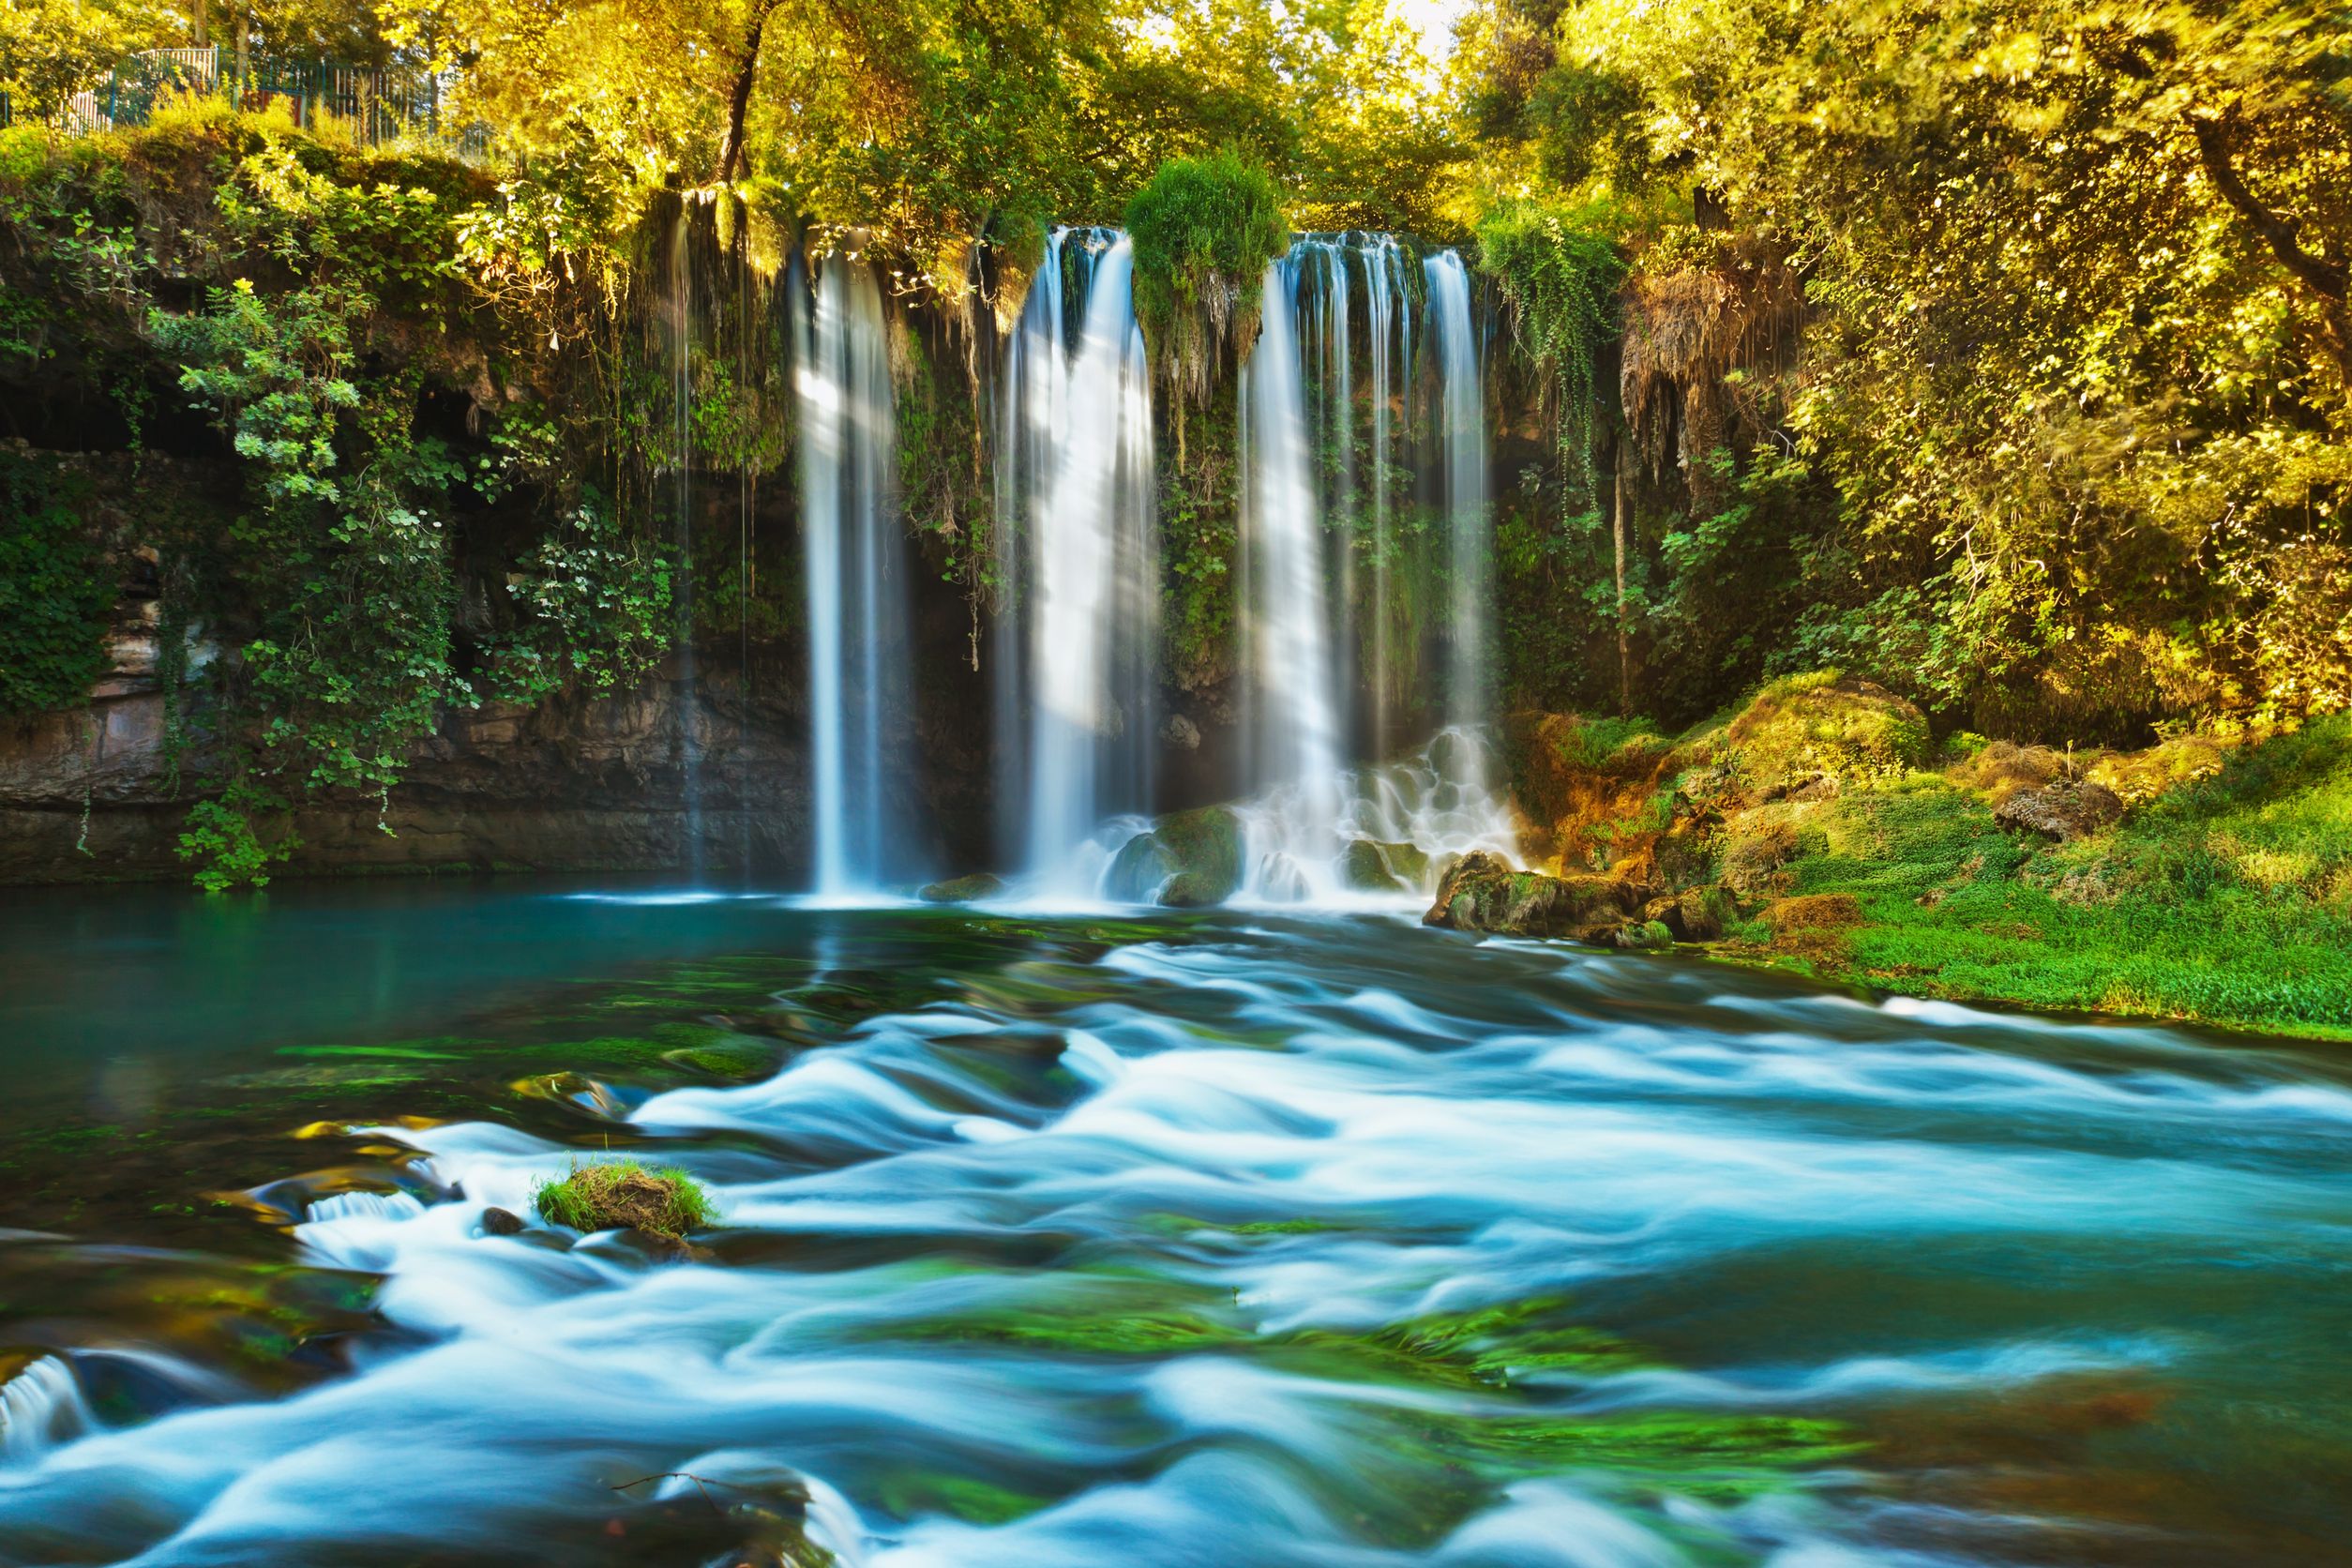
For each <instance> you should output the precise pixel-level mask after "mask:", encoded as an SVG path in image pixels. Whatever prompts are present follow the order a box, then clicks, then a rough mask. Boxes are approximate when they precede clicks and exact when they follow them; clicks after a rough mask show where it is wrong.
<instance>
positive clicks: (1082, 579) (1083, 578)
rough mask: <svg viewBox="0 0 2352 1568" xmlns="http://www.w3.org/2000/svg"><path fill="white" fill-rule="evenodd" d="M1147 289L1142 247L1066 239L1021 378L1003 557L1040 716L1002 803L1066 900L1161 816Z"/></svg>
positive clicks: (1014, 378) (1004, 435)
mask: <svg viewBox="0 0 2352 1568" xmlns="http://www.w3.org/2000/svg"><path fill="white" fill-rule="evenodd" d="M1065 266H1067V267H1068V268H1069V270H1070V271H1071V272H1072V273H1073V274H1074V275H1075V282H1076V285H1077V287H1076V298H1077V300H1078V301H1079V302H1080V303H1081V314H1080V315H1079V317H1078V322H1079V328H1078V340H1077V342H1076V343H1075V344H1073V343H1071V341H1070V340H1069V338H1068V327H1069V316H1068V312H1067V310H1066V309H1065V294H1064V287H1065V281H1067V280H1065V279H1064V276H1063V272H1064V267H1065ZM1133 273H1134V266H1133V249H1132V248H1131V247H1130V245H1129V244H1128V242H1127V239H1126V237H1125V236H1124V235H1123V234H1118V233H1116V232H1115V231H1112V230H1106V229H1090V230H1057V231H1055V232H1054V233H1053V234H1051V235H1049V236H1048V241H1047V246H1046V253H1045V259H1044V263H1043V264H1042V265H1041V266H1040V268H1039V271H1038V274H1037V278H1036V279H1035V280H1034V281H1033V283H1032V285H1031V287H1030V292H1029V297H1028V300H1027V302H1026V303H1025V304H1024V306H1023V308H1022V311H1021V318H1020V322H1019V324H1018V326H1017V328H1016V330H1015V333H1014V337H1013V341H1012V344H1011V347H1010V351H1009V354H1008V358H1007V362H1006V367H1005V377H1004V386H1005V391H1006V396H1005V399H1004V403H1003V426H1002V429H1001V431H1000V440H999V451H998V459H997V461H998V472H997V484H998V496H999V503H998V505H999V513H998V523H999V526H998V541H997V550H998V562H999V567H1000V571H1001V572H1002V573H1003V580H1004V581H1006V582H1008V583H1011V584H1015V585H1017V586H1016V588H1015V590H1014V592H1015V595H1016V597H1015V598H1014V600H1013V603H1012V604H1011V606H1010V607H1009V609H1008V611H1006V613H1005V614H1004V615H1003V618H1002V619H1001V621H1000V629H1001V631H1002V632H1003V635H1002V636H1001V637H1000V640H999V645H1000V647H1003V648H1004V649H1005V650H1006V656H1004V658H1003V667H1004V668H1007V669H1009V670H1010V671H1013V674H1012V676H1011V679H1013V680H1014V681H1016V682H1018V685H1019V689H1020V690H1021V691H1022V692H1023V693H1024V694H1025V695H1026V697H1027V699H1028V700H1027V701H1026V703H1021V702H1018V701H1017V702H1008V703H1006V704H1005V705H1004V706H1003V707H1002V708H1001V709H1000V736H1001V740H1000V748H999V749H1000V755H1001V757H1003V759H1004V761H1003V772H1002V773H1001V774H1000V791H1001V798H1002V799H1003V800H1006V801H1010V802H1016V803H1018V818H1017V820H1015V815H1014V814H1013V813H1008V814H1007V818H1006V822H1005V826H1006V827H1007V829H1008V830H1009V831H1011V832H1013V833H1016V834H1017V835H1018V837H1017V838H1016V839H1015V840H1014V841H1016V842H1018V845H1019V851H1018V853H1019V860H1020V864H1021V865H1022V866H1023V867H1026V869H1027V870H1028V871H1029V872H1030V873H1031V874H1032V876H1033V878H1034V880H1035V882H1036V884H1037V885H1038V886H1040V887H1043V888H1048V889H1053V890H1056V891H1062V892H1087V891H1091V890H1092V888H1093V882H1094V875H1095V871H1096V867H1094V866H1093V865H1092V864H1090V863H1089V856H1088V855H1087V853H1086V850H1087V849H1088V847H1089V846H1090V844H1091V841H1092V839H1093V836H1094V834H1095V831H1096V829H1097V828H1098V827H1099V826H1100V825H1101V824H1102V822H1104V820H1105V819H1106V818H1108V817H1111V816H1115V815H1118V814H1121V813H1126V812H1136V811H1141V810H1144V809H1147V808H1148V807H1149V803H1150V789H1151V761H1152V743H1153V716H1154V708H1155V703H1154V701H1153V654H1154V648H1155V643H1156V633H1157V626H1158V604H1159V550H1158V541H1157V535H1156V530H1155V527H1154V523H1153V495H1152V490H1153V445H1152V397H1151V370H1150V365H1149V362H1148V360H1147V359H1146V357H1145V354H1144V346H1143V333H1142V329H1141V328H1140V327H1139V326H1138V324H1137V323H1136V317H1135V306H1134V295H1133V289H1132V284H1133ZM1023 590H1025V592H1023ZM1000 689H1001V690H1002V689H1003V688H1002V687H1001V688H1000Z"/></svg>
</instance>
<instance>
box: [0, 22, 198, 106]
mask: <svg viewBox="0 0 2352 1568" xmlns="http://www.w3.org/2000/svg"><path fill="white" fill-rule="evenodd" d="M162 22H163V13H162V11H161V10H160V8H158V7H154V6H149V5H141V4H136V3H133V4H125V3H124V0H9V4H8V8H7V9H6V10H4V11H0V89H5V90H6V91H7V92H8V96H9V98H10V100H11V102H12V104H13V106H14V108H15V112H16V113H17V115H18V116H19V117H20V118H21V119H22V120H23V121H25V122H27V123H29V124H32V125H38V126H45V127H46V126H53V125H55V124H56V123H57V122H58V121H59V120H60V119H62V117H63V115H64V113H65V108H66V103H67V100H68V99H69V98H72V97H73V95H74V94H75V93H77V92H80V91H82V90H83V88H85V87H89V86H92V85H94V84H95V83H97V82H98V78H100V77H101V76H103V75H105V73H106V72H107V70H108V69H110V68H112V67H113V65H114V63H115V62H116V61H117V60H120V59H121V58H123V56H125V55H127V54H128V53H131V52H132V51H133V50H138V49H144V48H147V47H149V46H150V45H151V44H152V43H153V42H154V40H155V38H156V36H157V34H158V30H159V26H160V24H161V23H162Z"/></svg>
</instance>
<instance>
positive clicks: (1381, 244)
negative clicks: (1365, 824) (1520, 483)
mask: <svg viewBox="0 0 2352 1568" xmlns="http://www.w3.org/2000/svg"><path fill="white" fill-rule="evenodd" d="M1362 254H1363V258H1364V312H1365V316H1366V318H1367V320H1366V325H1367V327H1368V331H1367V332H1366V333H1365V336H1364V348H1365V352H1366V356H1367V358H1368V359H1369V360H1370V367H1369V368H1370V373H1371V381H1370V385H1369V391H1370V393H1371V402H1372V447H1371V452H1372V475H1371V484H1372V563H1371V565H1372V594H1371V600H1372V602H1371V607H1370V615H1371V629H1370V633H1369V635H1368V636H1367V637H1366V638H1365V641H1366V643H1367V644H1368V645H1367V647H1366V649H1365V653H1364V662H1365V666H1366V679H1367V682H1368V684H1369V685H1370V686H1371V688H1372V691H1371V697H1372V700H1371V714H1372V723H1371V731H1372V733H1371V743H1372V755H1374V756H1375V757H1386V756H1387V755H1389V709H1390V707H1391V705H1392V703H1393V702H1394V701H1395V689H1396V672H1395V663H1394V658H1395V655H1394V650H1393V649H1392V648H1391V646H1390V637H1391V631H1390V627H1391V623H1392V622H1393V620H1394V619H1395V610H1394V607H1393V606H1392V604H1391V596H1392V594H1393V593H1394V590H1395V584H1394V582H1393V581H1392V580H1391V577H1392V570H1393V564H1392V556H1393V554H1394V550H1395V542H1394V539H1393V538H1392V535H1391V524H1390V518H1389V511H1390V505H1389V464H1390V458H1391V446H1390V442H1389V411H1390V399H1391V397H1392V395H1393V394H1392V392H1391V390H1390V388H1391V386H1392V385H1393V383H1392V382H1391V380H1390V376H1389V367H1390V363H1391V362H1390V357H1389V346H1390V343H1391V341H1392V339H1394V340H1395V342H1396V349H1397V354H1396V362H1397V363H1399V364H1401V365H1403V366H1405V367H1406V372H1405V376H1404V381H1403V385H1402V386H1399V387H1398V388H1397V391H1396V393H1395V394H1394V395H1395V396H1399V397H1401V398H1406V399H1409V398H1410V387H1411V384H1412V374H1411V369H1410V366H1411V363H1412V313H1411V312H1410V310H1408V309H1406V304H1407V300H1406V289H1405V275H1404V267H1405V254H1404V248H1403V247H1401V246H1399V245H1398V244H1397V243H1396V237H1395V235H1394V234H1373V235H1370V236H1367V237H1366V238H1365V239H1364V242H1363V249H1362Z"/></svg>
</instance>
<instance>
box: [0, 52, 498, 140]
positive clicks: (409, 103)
mask: <svg viewBox="0 0 2352 1568" xmlns="http://www.w3.org/2000/svg"><path fill="white" fill-rule="evenodd" d="M449 85H450V83H449V80H448V78H447V77H445V76H444V75H441V74H438V73H436V72H433V71H429V70H423V69H419V68H413V67H402V66H348V65H340V64H338V63H336V62H335V61H332V60H277V59H264V58H253V59H248V60H246V61H245V62H244V65H243V68H242V70H240V69H239V66H238V62H237V60H236V58H235V56H234V53H231V52H229V51H226V50H223V49H221V48H219V46H217V45H216V46H213V47H211V48H206V49H151V50H148V51H146V52H144V53H139V54H134V55H132V56H130V57H129V58H128V59H127V60H125V61H123V62H122V63H121V64H119V65H117V66H116V67H115V68H113V70H112V71H109V72H108V73H107V76H106V80H105V81H103V82H101V83H98V85H96V86H94V87H91V88H90V89H88V90H87V91H85V92H81V93H76V94H75V95H74V96H73V98H71V99H69V100H68V103H67V104H66V108H65V113H64V114H63V116H62V122H63V123H62V124H61V126H60V127H59V128H60V129H62V130H64V131H65V132H66V133H67V134H68V135H73V136H88V135H93V134H95V133H97V132H99V131H106V130H115V129H120V128H124V127H126V126H143V125H145V124H146V123H147V122H148V120H149V119H150V118H152V117H153V116H154V113H155V111H156V107H157V105H158V104H160V103H168V102H171V101H173V100H174V99H185V98H226V99H227V100H229V101H230V102H232V103H235V104H238V105H240V106H241V107H243V108H246V109H254V110H265V109H270V108H274V107H275V108H282V109H284V110H285V112H286V113H287V114H288V115H289V116H290V117H291V118H292V119H293V120H294V124H296V125H298V126H304V127H307V128H311V129H324V128H327V127H328V126H329V125H330V124H332V125H334V126H335V127H337V128H339V129H341V130H342V131H344V132H345V133H347V134H349V135H350V136H351V137H352V138H353V139H354V141H356V142H358V143H360V144H362V145H363V146H378V145H381V144H382V143H386V142H395V141H399V140H400V139H402V138H404V137H413V138H417V139H421V140H426V141H431V142H438V143H442V144H443V145H444V146H445V147H447V148H448V149H449V150H450V151H452V152H454V153H457V154H458V155H459V156H460V157H464V158H482V157H485V156H487V155H488V153H489V151H490V128H489V127H487V126H485V125H483V124H481V123H480V122H479V121H468V122H464V123H455V124H453V123H451V121H450V119H449V117H448V116H447V115H445V113H444V107H445V99H446V98H448V96H449ZM13 123H14V116H13V113H12V105H11V104H10V103H9V101H8V94H7V93H6V92H0V126H7V125H10V124H13Z"/></svg>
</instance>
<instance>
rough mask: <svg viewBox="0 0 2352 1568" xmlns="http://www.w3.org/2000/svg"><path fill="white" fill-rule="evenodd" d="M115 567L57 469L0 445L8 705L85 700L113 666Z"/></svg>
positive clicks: (0, 646)
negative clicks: (109, 633)
mask: <svg viewBox="0 0 2352 1568" xmlns="http://www.w3.org/2000/svg"><path fill="white" fill-rule="evenodd" d="M113 603H114V579H113V573H111V572H109V571H108V570H107V569H106V562H105V558H104V556H103V554H102V552H101V551H100V550H98V546H97V544H96V543H95V542H94V541H93V540H92V539H91V538H90V536H89V531H88V530H87V529H86V528H85V527H84V526H83V521H82V519H81V518H79V517H77V516H76V515H75V514H74V511H73V508H72V507H71V506H70V505H68V504H67V501H66V499H65V498H64V497H63V496H61V495H59V494H58V493H57V491H56V489H55V487H54V486H53V484H52V483H51V482H50V479H49V476H48V475H46V474H45V473H43V472H41V470H40V469H39V468H38V467H37V466H36V465H35V464H33V463H31V462H28V461H26V460H23V459H22V458H16V457H10V456H7V455H0V715H6V714H29V713H40V712H43V711H45V710H47V709H51V708H64V707H71V706H73V705H75V704H77V703H79V702H80V701H82V700H83V696H84V695H85V694H86V693H87V692H88V691H89V689H90V683H91V682H93V681H95V680H97V679H98V675H99V674H100V673H101V672H102V671H104V670H105V668H106V641H105V631H106V612H107V611H108V610H110V609H112V608H113Z"/></svg>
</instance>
